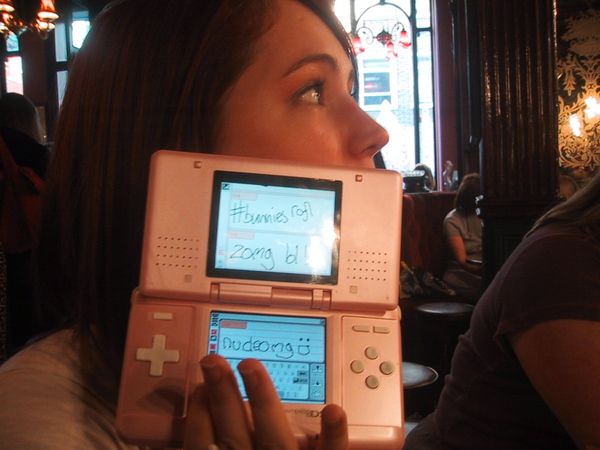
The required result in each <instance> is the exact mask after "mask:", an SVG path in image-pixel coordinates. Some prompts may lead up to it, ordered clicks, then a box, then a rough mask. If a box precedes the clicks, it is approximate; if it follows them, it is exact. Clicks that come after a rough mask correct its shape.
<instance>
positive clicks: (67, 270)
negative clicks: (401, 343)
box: [0, 0, 388, 449]
mask: <svg viewBox="0 0 600 450" xmlns="http://www.w3.org/2000/svg"><path fill="white" fill-rule="evenodd" d="M157 11H160V12H161V14H160V16H161V18H160V24H161V26H160V28H161V31H160V32H153V31H152V30H154V29H155V26H156V17H157V16H156V12H157ZM149 30H150V31H149ZM354 85H355V73H354V64H353V60H352V58H351V51H350V46H349V45H348V41H347V37H346V35H345V33H344V32H343V30H342V29H341V28H340V27H339V26H338V24H337V21H335V19H334V16H333V14H332V12H331V11H330V9H329V6H328V5H327V2H325V1H323V0H321V1H319V0H298V1H296V0H203V1H202V2H199V1H197V0H181V1H179V2H177V5H174V6H172V7H170V8H167V9H165V8H164V2H161V1H159V0H122V1H118V2H116V3H114V4H112V5H110V6H109V7H108V8H107V9H106V10H105V11H104V12H103V13H102V14H101V15H100V16H99V17H98V18H97V20H96V21H95V23H94V25H93V27H92V30H91V32H90V35H89V36H88V38H87V40H86V43H85V44H84V46H83V48H82V49H81V51H80V52H79V53H78V55H77V57H76V59H75V62H74V64H73V67H72V70H71V72H70V74H69V83H68V86H67V90H66V94H65V98H64V102H63V109H62V111H61V114H60V119H59V124H58V128H57V131H56V134H55V159H54V161H53V166H52V169H51V174H50V177H49V183H48V192H47V198H46V202H45V210H44V218H43V224H42V233H41V239H40V255H39V259H40V261H39V273H40V278H41V285H42V290H41V293H42V295H41V298H42V301H43V302H44V306H45V308H44V315H45V317H51V318H52V324H51V325H53V326H54V327H55V328H58V329H59V330H60V331H58V332H56V333H54V334H52V335H50V336H49V337H47V338H46V339H44V340H42V341H40V342H38V343H36V344H33V345H32V346H30V347H29V348H28V349H26V350H25V351H24V352H22V353H21V354H19V355H17V356H16V357H15V358H13V359H12V360H10V361H8V362H7V363H6V364H5V366H3V367H2V370H1V371H0V435H1V436H2V441H3V442H2V443H0V447H2V446H3V445H7V446H9V447H12V448H40V447H41V448H54V446H56V448H125V445H124V444H123V442H121V441H120V439H119V438H118V436H117V435H116V433H115V430H114V412H113V411H114V405H115V402H116V397H117V390H118V380H119V374H120V369H121V360H122V353H123V346H124V340H125V332H126V327H127V317H128V309H129V298H130V295H131V292H132V290H133V289H134V288H135V287H136V285H137V283H138V277H139V259H140V253H141V243H142V234H143V217H144V204H145V196H146V185H147V181H148V180H147V178H148V169H149V160H150V155H151V154H152V153H153V152H154V151H156V150H158V149H161V148H167V149H174V150H181V151H192V152H197V151H202V152H210V153H221V154H231V155H252V156H258V157H263V158H279V159H288V160H295V161H315V160H318V161H322V162H323V163H325V164H337V165H355V166H371V165H372V157H373V155H374V154H375V153H376V152H377V151H378V150H379V149H380V148H381V147H382V146H383V145H385V144H386V142H387V140H388V136H387V134H386V133H385V131H384V130H383V129H382V128H381V127H380V126H379V125H377V124H376V123H375V122H374V121H373V120H372V119H370V118H369V116H368V115H367V114H366V113H364V112H363V111H362V110H361V109H360V108H359V107H358V105H357V103H356V102H355V101H354V99H353V97H352V94H353V90H354V88H355V86H354ZM242 364H244V366H242V368H243V369H244V370H243V371H242V373H243V374H247V376H248V379H247V380H245V381H247V382H249V383H248V385H249V387H248V396H249V398H250V404H251V408H252V414H253V418H252V421H249V420H248V419H247V418H246V413H245V410H244V405H243V404H242V402H241V397H240V394H239V391H238V390H237V387H236V385H235V380H234V378H233V374H232V372H231V369H230V368H229V367H228V364H227V363H226V362H225V361H224V360H223V359H222V358H221V357H219V356H217V355H211V356H208V357H206V358H205V359H203V360H202V361H201V365H202V368H203V371H204V375H205V380H206V381H205V387H204V388H202V387H201V388H200V389H199V390H198V392H197V395H196V396H195V403H194V404H193V405H192V407H191V409H190V413H189V418H188V426H187V428H186V448H204V449H206V448H210V446H213V445H214V444H217V445H218V446H220V447H221V448H230V447H234V446H235V447H236V448H251V447H252V445H253V444H254V445H256V446H257V447H266V446H271V447H275V446H278V448H293V447H294V446H295V441H294V440H293V437H292V434H291V432H290V429H289V425H288V424H287V420H286V419H285V414H283V412H282V406H281V404H280V403H279V401H278V398H277V395H276V393H275V391H274V388H273V386H272V384H271V383H270V381H268V376H267V374H266V372H265V371H264V368H263V367H262V366H261V365H260V364H259V363H258V362H257V361H252V360H250V361H246V362H244V363H242ZM42 373H45V375H42ZM48 373H51V374H53V375H52V376H48ZM42 378H43V379H42ZM9 386H10V388H9ZM32 411H35V414H34V415H35V417H33V418H32V417H31V416H32V414H31V413H32ZM249 423H253V424H254V425H253V426H254V427H255V429H253V428H252V427H251V426H250V425H249ZM322 423H323V430H322V439H320V444H319V445H320V446H321V448H332V449H336V448H344V447H345V442H346V440H347V433H346V431H345V429H346V427H345V415H344V413H343V411H341V409H340V408H339V407H336V406H333V405H330V406H328V407H326V408H325V409H324V410H323V420H322Z"/></svg>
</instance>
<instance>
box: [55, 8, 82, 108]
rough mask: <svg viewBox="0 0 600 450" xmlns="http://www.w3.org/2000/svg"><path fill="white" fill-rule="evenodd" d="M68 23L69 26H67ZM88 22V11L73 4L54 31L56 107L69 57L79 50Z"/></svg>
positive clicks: (63, 86) (64, 79)
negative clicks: (69, 12) (69, 11)
mask: <svg viewBox="0 0 600 450" xmlns="http://www.w3.org/2000/svg"><path fill="white" fill-rule="evenodd" d="M69 23H70V26H67V24H69ZM89 30H90V20H89V14H88V10H87V9H85V8H83V7H79V6H77V5H76V4H75V3H73V9H72V11H71V14H65V15H64V17H63V16H61V18H60V20H59V21H57V22H56V29H55V30H54V52H55V60H56V64H55V72H56V92H57V95H58V106H59V107H60V105H61V104H62V99H63V97H64V93H65V86H66V84H67V75H68V71H67V66H68V62H69V60H70V58H71V56H72V55H73V54H74V53H76V52H77V50H78V49H80V48H81V45H82V44H83V41H84V40H85V37H86V36H87V33H88V31H89Z"/></svg>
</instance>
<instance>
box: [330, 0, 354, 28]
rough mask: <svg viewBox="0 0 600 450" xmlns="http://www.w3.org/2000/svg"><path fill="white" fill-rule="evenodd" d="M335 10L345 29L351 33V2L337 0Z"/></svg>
mask: <svg viewBox="0 0 600 450" xmlns="http://www.w3.org/2000/svg"><path fill="white" fill-rule="evenodd" d="M334 11H335V15H336V16H337V18H338V20H339V21H340V22H341V24H342V25H343V26H344V30H346V32H348V33H351V32H352V29H351V24H350V18H351V17H350V2H349V1H348V0H336V2H335V4H334Z"/></svg>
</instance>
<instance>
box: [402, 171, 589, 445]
mask: <svg viewBox="0 0 600 450" xmlns="http://www.w3.org/2000/svg"><path fill="white" fill-rule="evenodd" d="M599 273H600V176H596V177H595V179H594V180H593V181H591V182H590V183H589V184H588V185H586V187H584V188H583V189H581V190H580V191H578V192H577V193H575V194H574V195H573V197H571V199H569V200H568V201H566V202H564V203H562V204H560V205H558V206H556V207H555V208H554V209H552V210H551V211H550V212H548V213H547V214H545V215H544V216H543V217H542V218H541V219H539V220H538V222H537V223H536V225H535V226H534V227H533V229H532V231H531V232H530V233H529V234H528V235H527V237H526V239H524V240H523V242H522V243H521V244H520V245H519V246H518V247H517V249H516V250H515V251H514V252H513V253H512V255H511V256H510V257H509V259H508V260H507V261H506V263H505V264H504V266H503V267H502V269H501V270H500V272H498V274H497V275H496V277H495V278H494V281H493V282H492V283H491V284H490V286H489V287H488V289H487V290H486V292H485V293H484V294H483V296H482V297H481V300H479V303H478V304H477V306H476V307H475V311H474V313H473V317H472V319H471V327H470V330H469V331H468V332H467V334H466V335H465V336H463V337H462V338H461V340H460V342H459V344H458V346H457V348H456V351H455V353H454V358H453V360H452V371H451V373H450V375H448V376H447V377H446V384H445V387H444V390H443V391H442V394H441V397H440V401H439V404H438V407H437V409H436V411H435V412H434V413H433V414H432V415H430V416H429V417H428V418H427V419H425V421H424V422H422V423H421V424H420V425H419V426H418V427H417V428H415V430H413V431H412V432H411V433H410V435H409V436H408V437H407V442H406V445H405V449H409V450H410V449H420V450H421V449H432V448H435V449H447V448H453V449H481V448H486V449H507V448H510V449H538V448H539V449H571V448H572V449H576V448H581V449H583V448H586V449H587V448H597V447H598V446H599V445H600V428H599V427H598V424H599V423H600V408H598V405H599V404H600V384H599V383H598V379H600V356H599V355H600V301H599V293H600V277H599V276H598V274H599Z"/></svg>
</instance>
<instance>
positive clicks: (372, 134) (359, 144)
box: [347, 103, 390, 158]
mask: <svg viewBox="0 0 600 450" xmlns="http://www.w3.org/2000/svg"><path fill="white" fill-rule="evenodd" d="M349 108H350V109H351V115H350V117H348V119H347V124H348V125H349V128H348V130H349V136H350V142H349V147H348V148H350V151H351V153H352V154H353V155H355V156H359V155H360V156H363V155H364V156H368V157H369V158H372V157H373V155H375V153H377V152H378V151H379V150H381V149H382V148H383V147H384V146H385V145H386V144H387V143H388V141H389V140H390V136H389V134H388V132H387V131H386V130H385V128H383V127H382V126H381V125H379V124H378V123H377V122H375V120H374V119H373V118H371V116H369V115H368V114H367V113H366V112H365V111H363V110H362V109H361V108H360V106H359V105H358V104H357V103H354V105H352V106H350V107H349Z"/></svg>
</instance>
